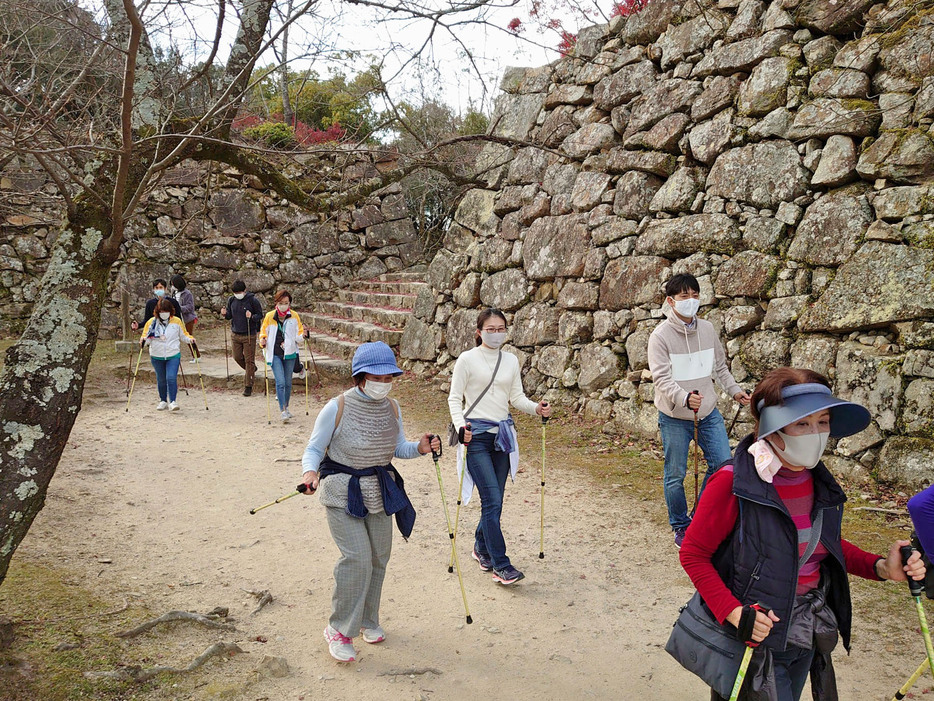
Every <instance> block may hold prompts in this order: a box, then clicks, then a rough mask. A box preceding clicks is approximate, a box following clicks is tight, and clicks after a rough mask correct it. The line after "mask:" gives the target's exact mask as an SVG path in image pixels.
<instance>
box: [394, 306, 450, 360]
mask: <svg viewBox="0 0 934 701" xmlns="http://www.w3.org/2000/svg"><path fill="white" fill-rule="evenodd" d="M440 345H441V331H440V330H439V329H438V328H437V327H435V326H432V325H430V324H426V323H425V322H424V321H422V320H421V319H419V318H417V317H414V316H411V317H409V320H408V322H406V325H405V330H404V331H403V332H402V339H401V340H400V341H399V355H401V356H402V357H403V358H409V359H412V360H434V359H435V358H436V357H437V356H438V350H439V347H440Z"/></svg>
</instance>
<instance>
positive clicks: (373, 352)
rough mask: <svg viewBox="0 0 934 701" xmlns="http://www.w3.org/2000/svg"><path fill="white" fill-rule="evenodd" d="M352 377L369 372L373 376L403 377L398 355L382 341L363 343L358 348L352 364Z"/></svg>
mask: <svg viewBox="0 0 934 701" xmlns="http://www.w3.org/2000/svg"><path fill="white" fill-rule="evenodd" d="M350 367H351V370H350V374H351V375H358V374H360V373H361V372H368V373H370V374H371V375H401V374H402V370H400V369H399V367H398V366H397V365H396V354H395V353H393V352H392V348H390V347H389V346H387V345H386V344H385V343H383V342H382V341H373V342H372V343H363V344H361V345H359V346H357V350H356V351H355V352H354V354H353V362H352V363H351V366H350Z"/></svg>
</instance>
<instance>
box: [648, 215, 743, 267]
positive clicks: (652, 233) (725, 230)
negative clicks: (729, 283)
mask: <svg viewBox="0 0 934 701" xmlns="http://www.w3.org/2000/svg"><path fill="white" fill-rule="evenodd" d="M740 238H741V235H740V231H739V227H737V225H736V222H735V221H733V219H731V218H730V217H728V216H727V215H725V214H694V215H691V216H687V217H678V218H677V219H659V220H655V221H652V222H649V225H648V227H646V229H645V231H644V232H643V233H642V234H641V235H640V236H639V241H638V243H637V244H636V253H639V254H646V253H648V254H654V255H660V256H666V257H669V258H677V257H682V256H689V255H691V254H692V253H697V252H698V251H706V252H708V253H732V252H733V250H734V249H735V248H736V246H737V244H738V243H739V240H740Z"/></svg>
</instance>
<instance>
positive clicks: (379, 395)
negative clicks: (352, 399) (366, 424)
mask: <svg viewBox="0 0 934 701" xmlns="http://www.w3.org/2000/svg"><path fill="white" fill-rule="evenodd" d="M391 389H392V382H376V381H375V380H367V381H366V382H364V383H363V393H364V394H365V395H366V396H368V397H369V398H370V399H385V398H386V397H387V396H389V391H390V390H391Z"/></svg>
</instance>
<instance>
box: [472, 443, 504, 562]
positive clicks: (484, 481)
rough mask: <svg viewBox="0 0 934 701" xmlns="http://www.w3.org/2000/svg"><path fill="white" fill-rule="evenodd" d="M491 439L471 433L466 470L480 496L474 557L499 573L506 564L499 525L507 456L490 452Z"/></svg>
mask: <svg viewBox="0 0 934 701" xmlns="http://www.w3.org/2000/svg"><path fill="white" fill-rule="evenodd" d="M495 440H496V434H495V433H489V432H486V433H480V434H477V433H475V434H473V438H472V439H471V441H470V443H468V444H467V470H468V471H469V472H470V476H471V477H472V478H473V481H474V484H475V485H477V492H478V493H479V494H480V523H478V524H477V530H476V533H475V534H474V548H475V549H476V551H477V554H478V555H485V556H487V557H489V558H491V559H492V560H493V567H494V568H495V569H498V570H501V569H503V568H504V567H506V566H507V565H509V564H510V563H509V558H508V557H506V540H505V538H503V529H502V527H501V526H500V516H501V515H502V513H503V494H504V492H505V491H506V476H507V475H508V474H509V453H504V452H502V451H499V450H494V449H493V442H494V441H495Z"/></svg>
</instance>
